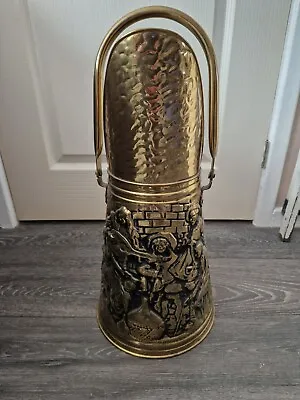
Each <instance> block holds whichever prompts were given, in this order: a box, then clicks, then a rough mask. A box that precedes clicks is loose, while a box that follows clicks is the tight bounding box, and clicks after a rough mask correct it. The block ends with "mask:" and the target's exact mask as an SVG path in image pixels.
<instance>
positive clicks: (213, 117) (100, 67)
mask: <svg viewBox="0 0 300 400" xmlns="http://www.w3.org/2000/svg"><path fill="white" fill-rule="evenodd" d="M146 18H166V19H170V20H173V21H176V22H178V23H180V24H181V25H183V26H185V27H186V28H187V29H189V30H190V31H191V32H192V33H193V34H194V35H195V37H196V38H197V40H198V41H199V43H200V44H201V46H202V49H203V51H204V54H205V56H206V60H207V64H208V75H209V125H208V130H209V150H210V154H211V158H212V160H211V168H210V172H209V175H208V179H209V183H208V184H207V185H205V186H202V188H201V190H202V191H203V190H207V189H209V188H210V187H211V185H212V181H213V179H214V177H215V169H214V166H215V157H216V152H217V141H218V134H217V132H218V74H217V66H216V57H215V53H214V49H213V46H212V43H211V41H210V39H209V37H208V36H207V34H206V32H205V31H204V29H203V28H202V27H201V26H200V25H199V24H198V23H197V22H196V21H194V20H193V19H192V18H191V17H190V16H189V15H187V14H185V13H183V12H182V11H179V10H176V9H174V8H170V7H162V6H152V7H144V8H141V9H138V10H135V11H133V12H131V13H129V14H127V15H125V16H124V17H123V18H121V19H120V20H119V21H118V22H117V23H116V24H115V25H113V27H112V28H111V29H110V31H109V32H108V33H107V35H106V36H105V38H104V39H103V41H102V43H101V46H100V48H99V51H98V54H97V58H96V63H95V73H94V144H95V155H96V176H97V181H98V183H99V185H100V186H102V187H106V186H107V183H105V182H103V180H102V166H101V153H102V147H103V94H104V75H105V74H104V72H105V71H104V69H105V60H106V58H107V55H108V53H109V50H110V49H111V47H112V45H113V43H114V41H115V40H116V39H117V37H118V36H119V34H120V33H121V32H122V31H123V30H124V29H126V28H128V27H129V26H130V25H132V24H134V23H136V22H138V21H141V20H142V19H146Z"/></svg>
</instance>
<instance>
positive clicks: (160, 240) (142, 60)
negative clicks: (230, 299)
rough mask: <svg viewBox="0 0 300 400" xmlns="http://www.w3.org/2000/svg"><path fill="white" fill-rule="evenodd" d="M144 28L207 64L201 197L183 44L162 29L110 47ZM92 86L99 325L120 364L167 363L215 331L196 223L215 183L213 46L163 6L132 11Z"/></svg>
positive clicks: (197, 111) (198, 94)
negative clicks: (194, 43) (206, 162)
mask: <svg viewBox="0 0 300 400" xmlns="http://www.w3.org/2000/svg"><path fill="white" fill-rule="evenodd" d="M152 17H164V18H168V19H172V20H174V21H177V22H179V23H181V24H182V25H184V26H185V27H186V28H188V29H189V30H190V31H191V32H192V33H193V34H194V35H195V36H196V38H197V39H198V41H199V42H200V44H201V45H202V48H203V50H204V53H205V55H206V59H207V63H208V72H209V147H210V153H211V157H212V163H211V170H210V174H209V183H208V184H207V185H206V186H201V184H200V162H201V157H202V152H203V142H204V128H203V127H204V104H203V92H202V82H201V74H200V71H199V66H198V63H197V60H196V57H195V54H194V53H193V51H192V49H191V48H190V46H189V44H188V43H187V42H186V41H185V40H184V39H183V38H182V37H180V36H179V35H178V34H177V33H174V32H171V31H169V30H163V29H139V30H137V31H134V32H131V33H129V34H126V36H124V37H122V38H121V39H118V40H117V41H116V39H117V37H118V35H119V34H120V32H121V31H123V30H124V29H125V28H127V27H128V26H129V25H131V24H133V23H135V22H137V21H140V20H142V19H145V18H152ZM106 61H107V65H106V66H105V62H106ZM94 84H95V86H94V90H95V92H94V107H95V108H94V115H95V152H96V165H97V172H96V175H97V179H98V183H99V184H100V185H101V186H103V187H105V188H106V202H107V218H106V225H105V228H104V247H103V263H102V284H101V295H100V301H99V307H98V323H99V326H100V328H101V330H102V332H103V333H104V335H105V336H106V337H107V338H108V339H109V340H110V341H111V342H112V343H113V344H114V345H116V346H117V347H118V348H120V349H122V350H124V351H126V352H128V353H130V354H133V355H136V356H141V357H149V358H162V357H170V356H174V355H177V354H180V353H183V352H185V351H187V350H189V349H191V348H192V347H194V346H196V345H197V344H198V343H199V342H201V341H202V340H203V339H204V338H205V337H206V335H207V334H208V333H209V331H210V329H211V327H212V325H213V320H214V306H213V301H212V291H211V284H210V275H209V269H208V261H207V254H206V248H205V242H204V237H203V218H202V193H203V190H205V189H208V188H210V186H211V183H212V180H213V178H214V160H215V154H216V146H217V69H216V62H215V56H214V51H213V47H212V44H211V42H210V40H209V38H208V36H207V35H206V33H205V32H204V30H203V29H202V28H201V27H200V26H199V25H198V24H197V23H196V22H195V21H194V20H193V19H192V18H190V17H189V16H188V15H186V14H184V13H182V12H180V11H178V10H175V9H171V8H168V7H156V6H155V7H147V8H143V9H140V10H137V11H134V12H132V13H130V14H128V15H126V16H125V17H124V18H122V19H121V20H120V21H119V22H117V23H116V25H114V26H113V27H112V29H111V30H110V32H109V33H108V34H107V36H106V37H105V39H104V41H103V42H102V45H101V46H100V49H99V52H98V56H97V60H96V66H95V81H94ZM102 131H104V139H105V147H106V156H107V160H108V176H109V179H108V183H107V184H106V183H104V182H103V181H102V171H101V152H102Z"/></svg>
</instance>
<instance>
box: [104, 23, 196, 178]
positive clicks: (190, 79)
mask: <svg viewBox="0 0 300 400" xmlns="http://www.w3.org/2000/svg"><path fill="white" fill-rule="evenodd" d="M104 132H105V135H104V136H105V145H106V154H107V159H108V164H109V171H110V173H111V174H112V175H113V176H114V177H116V178H119V179H123V180H126V181H129V182H136V183H141V184H152V183H172V182H176V181H181V180H185V179H189V178H191V177H194V176H195V175H197V174H198V172H199V160H200V157H201V154H202V146H203V95H202V82H201V76H200V72H199V67H198V63H197V60H196V57H195V55H194V52H193V51H192V50H191V48H190V46H189V44H188V43H187V42H186V41H185V40H184V39H183V38H182V37H181V36H179V35H178V34H177V33H175V32H171V31H167V30H159V29H151V30H149V29H147V30H139V31H135V32H133V33H130V34H128V35H126V36H125V37H122V38H121V39H120V40H118V41H117V42H116V44H115V45H114V47H113V49H112V51H111V54H110V57H109V60H108V63H107V67H106V76H105V85H104Z"/></svg>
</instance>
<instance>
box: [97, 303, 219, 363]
mask: <svg viewBox="0 0 300 400" xmlns="http://www.w3.org/2000/svg"><path fill="white" fill-rule="evenodd" d="M97 321H98V326H99V328H100V330H101V331H102V333H103V334H104V336H105V337H106V338H107V339H108V340H109V341H110V342H111V343H112V344H113V345H114V346H116V347H117V348H119V349H120V350H122V351H125V352H126V353H128V354H131V355H133V356H137V357H142V358H168V357H174V356H177V355H179V354H182V353H185V352H187V351H189V350H191V349H192V348H194V347H195V346H197V345H198V344H199V343H200V342H202V341H203V340H204V339H205V338H206V336H207V335H208V334H209V332H210V331H211V329H212V326H213V324H214V308H212V309H211V311H210V312H209V313H208V315H207V317H206V319H205V320H204V321H203V323H202V324H201V325H200V327H198V328H197V330H195V331H194V332H191V333H190V334H189V335H180V336H179V337H177V338H172V339H167V340H165V341H161V342H160V343H159V342H152V343H141V342H138V341H132V340H130V341H128V342H126V343H125V342H124V341H122V339H121V338H118V337H116V336H115V335H113V334H112V333H111V332H110V331H109V330H108V329H106V327H105V325H104V324H103V323H102V320H101V313H100V307H99V309H98V312H97Z"/></svg>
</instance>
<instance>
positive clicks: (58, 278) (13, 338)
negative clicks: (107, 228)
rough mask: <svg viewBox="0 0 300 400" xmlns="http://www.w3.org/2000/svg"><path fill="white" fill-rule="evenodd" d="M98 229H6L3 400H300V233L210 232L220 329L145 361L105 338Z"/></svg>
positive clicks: (0, 312) (0, 311)
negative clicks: (180, 351)
mask: <svg viewBox="0 0 300 400" xmlns="http://www.w3.org/2000/svg"><path fill="white" fill-rule="evenodd" d="M102 227H103V224H102V223H100V222H98V223H97V222H91V223H88V222H81V223H79V222H76V223H31V224H22V225H21V226H20V227H19V228H17V229H16V230H13V231H0V398H1V400H2V399H3V400H12V399H18V400H19V399H20V400H38V399H47V400H59V399H67V400H84V399H116V400H117V399H124V400H126V399H128V400H142V399H151V400H154V399H174V400H177V399H178V400H179V399H203V400H216V399H218V400H238V399H251V400H279V399H280V400H282V399H286V400H288V399H295V400H296V399H297V400H299V399H300V361H299V360H300V231H297V230H296V231H295V233H294V235H293V237H292V241H291V242H290V243H282V242H281V241H280V240H279V237H278V230H269V229H257V228H254V227H253V226H252V225H251V224H250V223H242V222H232V223H229V222H224V223H223V222H222V223H220V222H210V223H207V224H206V226H205V229H206V231H205V232H206V237H207V243H208V250H209V253H210V259H211V275H212V282H213V287H214V293H215V304H216V312H217V315H216V324H215V326H214V329H213V331H212V332H211V334H210V335H209V336H208V338H207V339H206V340H205V341H204V342H203V343H201V344H200V345H199V346H198V347H197V348H195V349H194V350H192V351H190V352H188V353H186V354H184V355H181V356H179V357H176V358H172V359H165V360H145V359H139V358H135V357H132V356H130V355H127V354H125V353H123V352H121V351H119V350H117V349H115V348H114V347H113V346H112V345H110V344H109V343H108V342H107V341H106V339H105V338H104V337H103V336H102V334H101V333H100V331H99V330H98V327H97V323H96V318H95V314H96V303H97V300H98V293H99V280H100V263H101V243H102Z"/></svg>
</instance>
